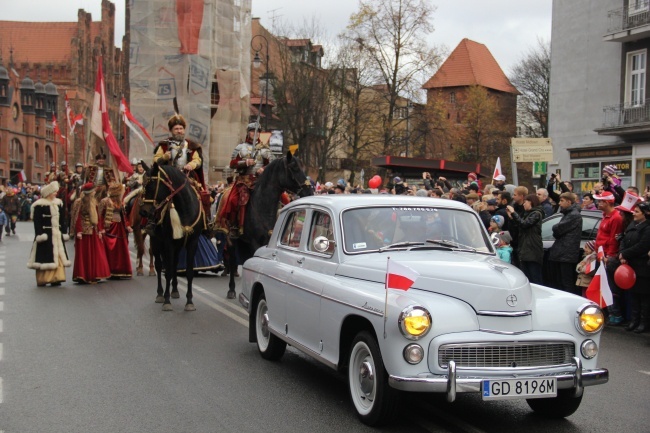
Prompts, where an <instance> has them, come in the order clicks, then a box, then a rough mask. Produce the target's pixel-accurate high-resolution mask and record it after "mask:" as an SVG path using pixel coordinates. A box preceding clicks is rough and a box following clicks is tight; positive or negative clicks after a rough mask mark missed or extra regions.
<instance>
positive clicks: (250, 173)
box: [220, 122, 275, 234]
mask: <svg viewBox="0 0 650 433" xmlns="http://www.w3.org/2000/svg"><path fill="white" fill-rule="evenodd" d="M258 130H259V124H258V123H257V122H254V123H251V124H249V125H248V128H247V129H246V140H245V141H244V142H243V143H241V144H238V145H237V146H236V147H235V150H234V151H233V152H232V157H231V159H230V168H232V169H234V170H237V174H238V175H237V179H236V180H235V185H234V186H233V187H232V190H231V191H230V194H229V195H228V198H227V200H226V203H225V204H224V207H223V210H222V214H221V215H222V217H221V218H220V219H221V220H222V221H225V222H226V225H227V226H228V227H229V228H230V231H231V233H233V232H234V233H238V234H242V233H243V229H244V215H245V213H246V205H247V204H248V200H249V199H250V191H251V190H252V189H253V187H254V186H255V182H256V181H257V178H258V177H259V175H260V174H262V172H263V171H264V167H266V166H267V165H268V164H269V162H271V161H272V160H273V159H275V156H274V155H273V153H271V149H270V148H269V146H268V145H267V144H263V143H262V142H261V141H260V140H259V138H257V137H256V136H257V131H258Z"/></svg>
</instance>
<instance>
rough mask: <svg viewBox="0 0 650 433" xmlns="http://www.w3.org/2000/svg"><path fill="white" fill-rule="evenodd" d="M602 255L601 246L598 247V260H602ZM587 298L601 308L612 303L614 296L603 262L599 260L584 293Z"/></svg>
mask: <svg viewBox="0 0 650 433" xmlns="http://www.w3.org/2000/svg"><path fill="white" fill-rule="evenodd" d="M603 257H604V253H603V247H598V260H602V258H603ZM585 294H586V295H587V299H589V300H590V301H594V302H595V303H596V304H598V305H600V307H601V308H604V307H607V306H609V305H612V304H613V303H614V297H613V296H612V291H611V289H610V288H609V282H608V281H607V272H605V262H604V261H601V262H600V266H599V267H598V270H597V271H596V275H594V278H592V280H591V283H589V287H587V291H586V293H585Z"/></svg>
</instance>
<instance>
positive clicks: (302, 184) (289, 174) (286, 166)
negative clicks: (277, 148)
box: [284, 158, 311, 194]
mask: <svg viewBox="0 0 650 433" xmlns="http://www.w3.org/2000/svg"><path fill="white" fill-rule="evenodd" d="M284 172H285V174H286V175H287V178H290V179H291V180H292V181H294V182H295V183H296V186H298V189H297V190H296V191H293V190H289V191H291V192H293V193H294V194H300V191H302V189H303V188H304V187H305V186H309V187H310V188H311V183H309V179H305V182H304V183H300V182H299V181H298V180H297V179H296V178H295V177H294V176H293V173H292V172H291V171H290V170H289V163H288V162H287V159H286V158H284Z"/></svg>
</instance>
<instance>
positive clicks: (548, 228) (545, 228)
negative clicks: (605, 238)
mask: <svg viewBox="0 0 650 433" xmlns="http://www.w3.org/2000/svg"><path fill="white" fill-rule="evenodd" d="M580 215H582V236H581V238H580V249H582V248H583V247H584V246H585V243H587V241H593V240H595V239H596V235H597V234H598V227H600V221H601V220H602V219H603V213H602V212H601V211H599V210H584V209H583V210H582V211H581V212H580ZM560 219H562V214H561V213H555V214H553V215H551V216H550V217H548V218H545V219H544V221H542V243H543V244H544V265H543V268H542V279H543V280H544V284H546V285H547V286H551V287H554V286H555V277H556V273H555V272H553V270H552V269H550V267H549V263H548V253H549V250H550V249H551V247H552V246H553V244H554V243H555V238H554V237H553V226H554V225H555V224H557V223H559V222H560ZM580 257H582V253H581V254H580Z"/></svg>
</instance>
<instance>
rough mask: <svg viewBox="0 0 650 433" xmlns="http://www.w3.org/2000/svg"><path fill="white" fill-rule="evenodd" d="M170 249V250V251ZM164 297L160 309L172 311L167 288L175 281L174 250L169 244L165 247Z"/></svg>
mask: <svg viewBox="0 0 650 433" xmlns="http://www.w3.org/2000/svg"><path fill="white" fill-rule="evenodd" d="M170 250H171V251H170ZM164 257H165V294H164V295H163V297H164V298H165V299H164V301H163V306H162V309H163V311H172V301H171V299H169V298H170V291H169V288H170V286H171V284H172V282H175V281H176V257H177V256H176V252H175V251H174V248H173V247H172V246H171V245H170V246H169V248H168V249H165V252H164Z"/></svg>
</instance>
